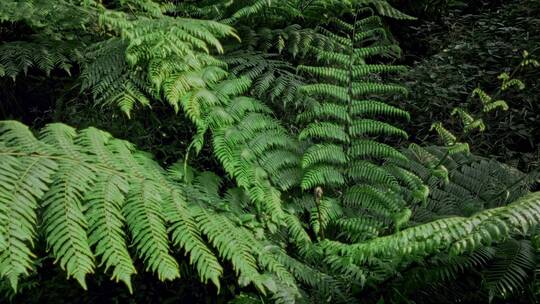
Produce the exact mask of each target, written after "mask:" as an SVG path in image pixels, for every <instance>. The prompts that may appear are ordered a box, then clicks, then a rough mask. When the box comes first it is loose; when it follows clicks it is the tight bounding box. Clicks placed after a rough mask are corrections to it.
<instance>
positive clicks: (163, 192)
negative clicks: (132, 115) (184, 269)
mask: <svg viewBox="0 0 540 304" xmlns="http://www.w3.org/2000/svg"><path fill="white" fill-rule="evenodd" d="M0 147H1V152H0V157H1V159H2V162H1V164H2V165H1V166H2V173H1V174H0V181H1V182H0V194H1V195H0V218H1V219H2V221H3V222H4V223H7V225H2V229H1V230H0V233H1V234H0V235H1V237H2V240H3V246H2V247H1V249H0V261H1V263H0V274H1V276H2V277H4V278H7V279H8V280H9V281H10V282H11V285H12V287H13V288H14V289H16V288H17V283H18V282H19V279H20V277H22V276H27V275H28V274H29V273H30V272H31V271H32V270H33V263H34V259H35V255H34V253H33V252H32V244H33V243H34V242H35V241H36V238H37V235H36V233H35V232H36V229H40V233H43V235H44V237H45V238H46V240H47V244H48V245H49V246H48V247H49V250H50V251H51V254H52V255H53V256H54V257H55V258H56V259H57V260H58V261H59V265H60V267H61V268H62V269H64V270H65V271H66V273H67V274H68V276H70V277H74V278H75V279H76V280H77V281H78V282H79V283H80V284H81V286H83V287H85V286H86V283H85V279H86V277H87V275H88V274H90V273H92V272H93V271H94V269H95V260H96V259H98V258H99V261H100V262H101V263H103V264H104V265H105V271H107V270H108V269H112V274H111V276H112V278H113V279H115V280H118V281H122V282H124V283H125V284H126V285H127V286H128V288H129V289H130V290H131V283H130V281H131V276H132V275H133V274H135V273H136V270H135V268H134V266H133V263H132V258H131V257H132V256H136V257H138V258H140V259H141V260H142V261H143V262H144V264H145V266H146V268H147V269H148V270H149V271H151V272H154V273H156V274H157V276H158V277H159V279H161V280H170V279H174V278H176V277H178V276H179V269H178V263H177V261H176V259H175V258H174V257H173V255H172V251H171V244H172V245H174V246H175V247H176V248H178V249H180V248H181V249H183V250H184V251H185V253H186V254H189V256H190V261H191V263H192V264H193V265H194V266H195V268H196V269H197V271H198V273H199V276H200V278H201V280H202V281H203V282H206V281H208V280H210V281H211V282H212V283H214V284H215V285H216V286H218V287H219V286H220V284H219V281H220V278H221V276H222V275H223V268H222V266H221V265H220V262H219V259H218V256H219V257H221V258H223V259H226V260H230V261H231V262H232V265H233V267H234V269H235V270H236V271H237V274H238V275H239V277H240V282H242V284H245V285H248V284H251V283H253V284H254V285H255V286H257V287H258V288H259V289H260V290H261V291H263V292H264V291H265V290H272V288H271V286H270V285H268V283H267V282H266V280H265V279H264V278H263V276H262V274H261V273H260V272H259V271H260V270H259V269H265V270H266V271H269V272H270V273H272V274H275V275H276V278H277V279H276V280H277V281H278V282H281V283H280V284H286V285H287V286H294V284H295V282H294V280H293V279H292V277H291V275H290V274H289V273H288V271H286V270H285V268H284V266H282V265H281V264H280V263H279V262H277V260H275V257H273V254H266V253H264V250H265V249H264V248H265V247H264V246H263V245H262V244H259V243H258V242H259V241H258V240H256V239H255V238H254V237H252V236H251V234H250V233H251V232H249V231H247V230H245V229H244V228H241V227H238V226H237V225H236V224H235V223H234V222H233V220H232V219H231V218H230V217H229V216H226V215H224V214H219V212H218V211H217V210H214V209H213V208H215V206H217V205H218V204H217V203H215V202H216V201H219V200H221V197H220V196H219V195H217V194H215V193H212V191H211V190H209V189H215V191H217V187H215V186H212V183H214V182H213V181H212V178H209V177H210V176H208V175H204V174H203V175H200V178H199V177H198V178H197V179H196V180H195V182H196V184H194V185H188V184H184V183H179V182H178V181H177V180H178V178H177V177H175V175H173V174H174V172H176V171H175V170H172V171H171V173H170V174H168V173H166V172H165V170H163V169H162V168H161V167H160V166H159V165H157V164H156V163H155V162H154V161H153V160H152V159H151V158H149V156H148V155H147V154H144V153H142V152H140V151H137V150H135V149H134V148H133V147H132V146H131V145H130V144H129V143H127V142H124V141H121V140H118V139H114V138H112V137H111V136H110V135H109V134H108V133H105V132H103V131H99V130H97V129H94V128H89V129H85V130H82V131H80V132H77V131H76V130H75V129H73V128H71V127H68V126H66V125H62V124H50V125H48V126H47V127H45V128H44V129H43V130H42V132H41V135H40V136H39V138H35V137H34V135H33V134H32V133H31V132H30V131H29V130H28V128H27V127H26V126H24V125H22V124H20V123H17V122H13V121H4V122H2V123H1V124H0ZM214 185H215V184H214ZM199 189H200V190H199ZM190 200H192V201H193V203H188V201H190ZM38 208H44V212H43V214H42V215H41V217H40V218H38V216H37V215H36V210H37V209H38ZM38 221H43V222H44V226H37V223H38ZM126 227H127V231H128V232H129V234H130V235H131V241H129V242H128V238H127V235H126V233H125V232H124V229H126ZM167 231H170V232H171V236H172V241H170V240H169V236H168V233H167ZM206 240H208V241H206ZM131 246H133V247H134V249H135V250H134V251H133V252H130V250H129V249H128V248H130V247H131ZM256 257H257V258H256Z"/></svg>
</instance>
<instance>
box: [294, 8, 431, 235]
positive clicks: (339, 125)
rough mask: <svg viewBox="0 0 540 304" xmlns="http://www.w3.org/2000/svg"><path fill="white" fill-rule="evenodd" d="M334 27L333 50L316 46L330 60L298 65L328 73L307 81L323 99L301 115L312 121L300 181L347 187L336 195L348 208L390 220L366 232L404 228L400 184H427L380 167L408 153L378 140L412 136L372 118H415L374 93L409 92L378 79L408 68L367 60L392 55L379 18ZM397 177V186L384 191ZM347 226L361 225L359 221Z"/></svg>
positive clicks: (304, 136)
mask: <svg viewBox="0 0 540 304" xmlns="http://www.w3.org/2000/svg"><path fill="white" fill-rule="evenodd" d="M335 26H336V27H337V28H338V29H339V30H340V32H339V33H333V32H330V31H328V30H322V33H323V34H324V35H325V36H326V37H327V38H328V39H329V40H330V41H332V42H333V44H334V45H335V46H336V47H334V50H331V51H328V50H324V49H320V48H317V47H312V53H313V54H314V56H316V57H317V58H318V60H319V61H320V62H322V63H325V64H326V65H324V66H307V65H301V66H299V67H298V69H299V70H300V71H301V72H302V73H304V74H306V75H311V76H315V77H316V78H317V79H321V82H320V83H315V84H308V85H304V86H303V87H302V91H303V92H304V94H306V95H308V96H311V97H312V98H314V99H316V102H313V103H312V104H308V105H307V106H306V110H305V111H304V112H303V113H301V114H300V115H299V116H298V120H299V121H300V122H304V123H306V124H305V126H304V128H303V129H302V130H301V132H300V134H299V139H300V140H302V141H305V142H306V143H307V144H308V148H307V149H305V152H304V156H303V158H302V167H303V169H304V175H303V178H302V182H301V187H302V188H303V189H304V190H308V189H312V188H315V187H322V188H324V189H325V192H326V193H328V194H329V195H330V197H332V196H333V195H336V194H338V193H340V192H342V193H343V195H342V197H339V196H338V197H336V198H338V201H340V202H341V204H343V206H345V207H347V209H348V210H349V211H348V212H352V214H355V215H356V216H359V217H361V218H362V217H364V216H365V215H366V214H370V213H373V214H374V215H376V217H377V218H378V220H380V221H382V222H381V224H382V223H384V225H374V226H373V225H371V226H366V227H365V229H366V230H369V229H372V228H373V227H379V228H380V229H381V230H384V229H385V228H387V226H385V225H389V224H390V223H394V225H399V226H401V225H402V224H403V223H402V222H401V221H403V220H404V219H405V222H406V217H403V216H398V218H400V220H392V217H393V216H397V214H400V212H405V211H404V210H405V209H406V207H405V206H406V203H405V200H404V199H405V197H403V196H402V195H401V187H402V186H404V187H411V189H413V191H415V190H418V189H420V188H422V187H423V186H422V185H421V184H422V183H421V182H420V183H411V182H409V181H408V180H406V181H405V182H402V179H401V178H396V177H394V175H395V174H398V176H403V173H402V172H401V171H399V170H397V169H396V170H394V171H395V172H392V171H391V170H390V169H389V168H386V167H380V166H379V164H380V163H381V162H382V161H384V160H389V159H400V160H404V159H405V157H404V156H403V155H402V154H401V153H400V152H399V151H398V150H396V149H394V148H393V147H391V146H389V145H387V144H384V143H381V142H378V141H376V140H374V139H382V138H384V137H393V138H407V134H406V133H405V132H404V131H403V130H401V129H399V128H398V127H395V126H393V125H391V124H389V123H387V122H383V121H379V120H375V119H373V118H381V117H385V116H389V117H392V118H393V117H404V118H406V119H408V114H407V113H406V112H405V111H403V110H400V109H398V108H395V107H393V106H391V105H387V104H386V103H384V102H381V101H376V100H371V99H370V98H371V96H373V95H378V94H381V93H382V94H386V93H391V94H393V93H405V91H406V90H405V89H404V88H403V87H401V86H398V85H390V84H384V83H375V82H373V81H372V76H373V75H378V74H380V73H392V72H401V71H403V70H404V67H402V66H391V65H380V64H374V65H370V64H366V59H367V57H370V56H374V55H387V54H388V53H387V50H389V49H392V48H391V47H387V46H388V44H387V42H386V39H385V37H384V31H382V30H380V29H381V28H380V19H378V18H376V17H371V16H368V17H366V18H364V19H362V18H361V19H358V20H356V21H355V22H354V23H353V24H348V23H345V22H344V21H341V20H339V21H336V24H335ZM368 33H374V35H375V36H372V35H371V34H369V35H368ZM362 34H366V35H362ZM377 35H378V36H377ZM381 35H382V36H381ZM377 37H378V38H377ZM368 39H369V40H370V41H368ZM362 43H364V44H365V43H368V46H363V47H358V46H359V45H361V44H362ZM392 182H393V185H392V189H393V190H391V191H386V190H384V189H383V187H388V185H389V184H392ZM354 183H363V184H364V185H354ZM338 189H339V190H338ZM335 192H337V193H335ZM393 214H394V215H393ZM396 219H397V218H396ZM398 222H399V223H398ZM312 223H314V224H315V226H314V227H313V228H314V230H318V229H319V228H318V227H319V225H320V224H319V223H318V222H317V221H313V220H312ZM357 223H358V224H360V223H364V222H363V221H358V222H357ZM341 227H342V228H348V227H351V228H353V227H354V228H355V230H356V231H358V230H361V228H360V227H357V226H348V225H345V226H341ZM342 233H347V232H342ZM349 233H352V232H349ZM376 234H377V233H375V235H376Z"/></svg>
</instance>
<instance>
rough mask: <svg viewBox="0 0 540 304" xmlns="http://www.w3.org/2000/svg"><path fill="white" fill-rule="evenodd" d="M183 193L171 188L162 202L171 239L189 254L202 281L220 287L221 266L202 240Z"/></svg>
mask: <svg viewBox="0 0 540 304" xmlns="http://www.w3.org/2000/svg"><path fill="white" fill-rule="evenodd" d="M186 204H187V202H186V201H185V198H184V197H183V194H182V193H181V192H180V191H179V190H177V189H172V190H171V194H170V196H169V199H168V200H167V201H166V202H165V204H164V210H163V211H164V213H165V217H166V218H167V220H168V221H169V222H170V223H171V226H170V228H169V231H171V236H172V237H171V239H172V242H173V244H174V245H176V246H179V247H180V248H182V249H184V250H185V252H186V254H189V256H190V263H192V264H194V265H195V266H196V268H197V272H198V274H199V276H200V278H201V280H202V281H203V282H205V283H206V281H207V280H210V281H211V282H212V283H213V284H214V285H216V287H217V288H218V289H219V288H220V283H219V280H220V277H221V275H222V274H223V268H222V267H221V265H220V264H219V262H218V260H217V259H216V256H215V254H214V253H213V252H212V251H211V250H210V248H208V246H207V245H206V244H205V242H204V241H203V238H202V235H201V232H200V231H199V228H198V227H197V224H196V222H195V221H194V219H193V217H192V215H191V213H190V211H189V208H188V207H187V205H186Z"/></svg>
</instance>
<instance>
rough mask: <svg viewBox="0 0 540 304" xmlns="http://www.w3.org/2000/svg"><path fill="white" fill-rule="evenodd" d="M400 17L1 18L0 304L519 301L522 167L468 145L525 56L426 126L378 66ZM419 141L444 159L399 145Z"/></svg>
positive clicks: (193, 14) (196, 13)
mask: <svg viewBox="0 0 540 304" xmlns="http://www.w3.org/2000/svg"><path fill="white" fill-rule="evenodd" d="M428 2H429V3H430V4H434V6H435V7H438V8H441V10H440V11H441V12H447V9H448V8H451V7H452V8H455V7H457V6H456V5H455V4H458V3H457V2H453V3H450V2H445V1H442V2H441V1H428ZM425 3H427V2H425V1H424V2H422V1H421V2H420V3H418V4H417V5H418V6H422V5H424V4H425ZM404 5H405V6H404ZM396 6H401V7H409V5H408V4H407V3H397V4H396ZM509 6H510V7H511V5H509ZM467 7H468V6H467ZM471 7H472V5H471ZM474 7H482V5H478V6H474ZM535 8H536V6H531V9H535ZM413 11H414V10H413ZM426 12H427V10H426ZM503 12H504V14H507V13H508V11H507V10H504V11H503ZM430 13H433V14H435V13H434V12H430ZM501 14H503V13H501ZM505 16H506V15H505ZM463 18H467V17H463ZM494 18H495V17H494ZM497 18H498V17H497ZM392 19H393V20H392ZM412 19H414V18H412V17H410V16H409V15H407V14H406V13H404V12H402V11H400V10H398V9H396V8H395V7H394V6H392V5H391V4H390V2H389V1H384V0H356V1H334V0H315V1H291V0H272V1H269V0H242V1H216V0H209V1H152V0H128V1H93V0H90V1H77V0H62V1H57V2H55V3H54V4H51V3H50V1H41V0H31V1H30V0H28V1H3V2H2V3H1V4H0V32H2V42H3V44H2V46H1V47H0V82H1V83H2V85H1V86H0V87H1V88H2V89H1V90H0V98H2V103H0V118H1V119H2V121H1V122H0V224H1V225H0V279H1V280H0V293H1V294H2V296H4V295H5V297H6V298H10V299H12V300H13V301H15V302H18V301H21V302H31V303H33V302H54V301H58V299H59V298H65V299H69V300H73V299H74V298H77V300H80V301H86V302H99V301H102V300H103V299H104V298H106V301H117V302H125V301H128V300H129V301H135V302H152V301H156V300H159V301H162V302H168V301H176V300H179V301H188V302H212V303H214V302H216V303H225V302H227V301H229V300H232V303H243V302H247V303H255V302H257V303H268V302H275V303H328V302H335V303H354V302H359V301H360V302H367V303H372V302H373V303H380V302H383V301H390V302H418V303H424V302H432V301H438V302H445V301H446V302H449V301H452V300H454V302H483V301H484V302H485V301H498V300H505V299H509V298H510V297H515V298H518V297H524V295H526V296H528V297H531V298H534V297H535V294H534V292H535V291H534V290H535V289H534V288H537V287H538V282H536V281H537V278H536V277H535V273H536V274H537V270H538V266H537V262H538V259H537V255H538V252H539V251H538V248H539V246H538V240H537V237H536V235H537V234H538V228H537V227H538V221H539V220H540V215H539V214H540V212H539V210H540V197H539V194H538V192H531V191H534V190H536V189H535V188H534V187H535V181H537V180H538V177H539V173H538V170H534V171H531V172H530V173H523V172H520V171H518V170H516V169H514V168H512V167H509V166H507V165H503V164H501V163H499V162H497V161H494V160H491V159H488V158H482V157H478V156H475V155H473V154H471V153H470V152H469V145H470V146H471V148H472V149H474V150H478V149H477V148H478V145H480V144H482V142H480V141H474V140H471V139H472V138H473V137H472V136H485V135H484V134H489V132H492V128H497V127H496V124H494V123H493V122H494V121H496V120H495V119H499V118H501V116H504V115H507V113H515V111H517V110H518V109H521V108H520V106H519V105H516V104H515V100H517V99H518V98H517V97H516V96H519V97H523V94H525V92H529V94H530V92H531V90H532V89H534V88H535V86H534V84H533V83H531V81H529V79H531V78H530V75H531V74H528V73H533V74H532V75H534V73H535V72H536V70H535V69H534V68H535V67H537V66H538V62H537V60H536V59H535V58H536V57H537V54H535V52H536V49H534V48H530V47H529V48H526V49H529V50H530V52H531V53H528V52H523V55H522V59H521V60H520V62H519V63H516V64H514V63H512V64H511V66H516V69H515V70H514V71H509V70H507V69H505V68H504V67H501V66H500V65H498V62H497V61H496V62H494V61H489V62H488V66H489V69H490V71H491V70H493V71H496V72H494V73H487V75H486V77H485V79H484V80H486V79H487V80H488V82H487V83H486V81H480V80H479V81H478V83H476V81H475V82H472V84H471V85H470V86H469V85H468V86H467V87H466V89H463V90H461V89H459V90H458V91H460V94H462V93H463V95H467V96H468V97H467V99H463V101H464V102H461V103H455V102H454V100H452V102H446V103H444V105H445V106H444V107H442V109H443V110H441V109H440V102H438V101H437V96H438V95H437V94H439V93H441V92H442V94H443V95H444V94H445V92H447V91H452V90H453V89H454V87H452V86H443V85H440V86H438V87H436V88H435V89H431V90H430V94H432V95H435V100H436V102H435V104H434V105H429V106H426V107H425V108H424V109H422V111H424V112H429V115H431V116H429V117H427V118H426V116H425V115H424V114H422V113H424V112H422V111H419V110H418V108H415V106H411V105H408V106H403V105H404V104H406V103H405V102H407V101H404V100H403V98H405V97H407V96H406V95H407V94H408V92H409V90H408V88H406V86H404V82H403V81H399V80H396V78H395V76H396V75H402V74H405V73H408V75H409V76H407V77H412V78H413V79H414V81H415V85H412V86H411V87H412V89H413V90H412V91H413V94H414V95H413V99H415V98H418V99H419V100H420V101H419V104H420V105H422V102H425V100H426V97H425V96H428V95H427V94H425V96H424V95H420V96H419V95H418V86H420V85H426V84H427V83H428V82H427V81H425V79H424V78H422V77H426V75H427V76H429V75H431V73H434V71H438V70H437V65H436V64H434V65H429V66H427V67H425V68H426V69H427V70H421V69H420V71H423V72H422V73H421V74H419V73H418V72H417V71H416V70H414V71H413V72H412V73H409V72H408V69H407V68H406V67H405V66H404V65H399V64H397V63H396V61H397V60H399V57H400V55H401V49H400V47H398V45H397V42H398V41H399V40H404V39H403V37H397V39H396V37H394V36H392V34H391V33H390V29H392V27H394V25H395V24H396V23H397V22H398V20H400V21H399V22H400V23H399V24H400V25H401V24H404V25H406V24H408V23H405V21H404V20H412ZM529 19H530V18H529ZM442 20H444V19H442ZM486 20H487V21H486V24H491V23H490V22H491V20H490V19H489V18H488V19H486ZM516 20H517V19H516ZM525 20H528V19H527V18H525ZM488 21H489V22H488ZM418 22H423V21H418ZM441 22H442V21H441ZM523 22H524V21H523V19H519V20H518V21H516V23H517V24H518V25H520V26H521V24H523ZM479 26H480V27H482V26H483V25H482V24H480V25H479ZM497 26H498V25H497ZM488 27H489V25H488ZM403 28H405V27H403ZM508 31H510V32H512V31H514V29H512V28H509V29H508ZM411 32H412V31H411ZM4 33H5V34H6V35H5V36H4ZM531 33H532V34H531V35H532V36H531V37H533V38H534V37H536V36H535V32H534V30H531ZM420 37H422V36H421V35H420ZM479 41H482V40H481V39H480V40H479ZM407 43H408V42H407ZM425 46H426V47H433V48H435V47H436V46H437V42H432V43H427V44H425ZM491 49H495V50H497V47H491V46H490V47H489V52H488V53H489V54H491V53H490V52H491ZM497 52H498V51H497ZM497 52H495V53H497ZM443 53H452V54H455V53H454V51H448V50H447V51H444V52H443ZM464 53H465V52H464ZM478 53H479V54H483V53H482V52H478ZM505 56H506V55H505ZM499 57H500V56H499ZM429 62H431V61H429ZM489 64H491V65H493V67H491V65H489ZM509 66H510V65H509ZM417 68H418V67H417ZM463 69H464V71H466V72H467V69H466V68H463ZM432 70H433V71H432ZM518 72H519V74H518ZM415 75H416V76H415ZM497 75H498V81H496V80H495V79H496V78H497ZM415 77H416V78H415ZM449 77H451V75H450V76H449ZM440 78H441V79H444V77H440ZM518 78H519V79H518ZM471 79H472V78H471ZM478 79H480V78H478ZM469 80H470V79H469ZM405 84H406V83H405ZM446 88H448V89H446ZM471 92H472V94H471ZM515 94H517V95H515ZM530 95H531V96H533V95H534V94H530ZM430 96H431V95H430ZM398 98H399V99H398ZM4 100H6V101H5V102H4ZM457 100H460V99H457ZM523 100H524V101H527V100H529V99H527V98H525V99H523ZM413 101H414V102H417V101H416V100H413ZM465 101H466V102H465ZM532 108H533V107H532V106H530V107H527V108H526V109H525V110H524V111H526V112H527V113H528V114H526V115H524V117H527V118H531V115H532V114H530V112H531V111H529V110H530V109H532ZM434 109H435V110H434ZM407 110H412V112H411V114H409V112H408V111H407ZM501 110H504V111H501ZM434 111H437V112H440V113H435V114H433V112H434ZM533 113H534V111H533ZM504 117H505V116H504ZM15 119H16V120H20V121H24V122H25V123H26V124H27V125H29V126H31V128H32V129H36V130H37V129H40V130H41V131H39V132H37V133H36V134H37V135H34V133H33V132H32V131H30V128H28V127H26V126H25V125H24V124H22V123H19V122H16V121H15ZM59 121H63V122H64V123H68V124H69V125H73V126H76V127H77V128H79V129H80V130H79V131H77V130H76V129H75V128H74V127H70V126H68V124H64V123H60V122H59ZM404 121H412V122H413V123H412V124H411V125H412V128H410V127H402V126H401V125H400V123H401V122H404ZM531 121H534V119H532V120H531ZM457 125H459V126H460V127H461V129H462V130H463V132H456V131H454V130H456V129H460V128H457V127H456V126H457ZM426 126H432V129H434V130H435V132H436V133H438V134H439V135H440V137H441V139H442V140H443V142H444V143H445V147H423V146H421V145H418V144H411V145H410V146H409V148H407V149H400V148H399V146H400V145H401V144H402V143H403V142H406V141H407V140H409V135H411V138H410V140H411V141H415V142H418V141H419V142H424V141H426V140H424V139H425V138H423V136H425V135H423V132H424V131H427V130H425V129H426ZM98 128H99V129H98ZM405 128H407V130H405ZM101 130H107V131H101ZM531 130H533V131H534V130H535V129H534V128H532V129H531ZM476 131H480V132H476ZM108 132H111V133H112V134H114V135H115V136H113V135H111V134H110V133H108ZM478 133H479V134H478ZM509 136H512V135H509ZM529 136H533V135H529ZM116 138H126V139H127V140H130V142H133V143H137V145H138V146H139V147H141V148H140V149H138V148H135V145H134V144H131V143H130V142H127V141H123V140H120V139H116ZM481 138H485V137H481ZM426 142H429V140H427V141H426ZM142 150H148V151H149V152H151V153H148V152H142ZM171 164H172V165H171ZM212 172H215V173H212ZM58 266H60V267H58ZM136 273H138V275H135V274H136ZM66 276H67V277H68V279H69V278H74V279H75V280H68V281H67V282H65V277H66ZM156 278H157V280H156ZM110 279H112V281H115V282H122V283H124V285H126V286H127V288H126V289H125V290H122V289H119V288H118V287H114V286H115V285H114V282H109V281H110ZM164 281H166V283H164V284H161V283H160V282H164ZM529 281H531V284H526V282H529ZM77 285H79V286H81V287H82V288H84V289H88V291H86V292H84V293H81V292H80V289H79V287H76V286H77ZM464 285H465V286H466V287H467V288H463V286H464ZM524 285H527V286H524ZM529 285H530V286H529ZM460 287H461V288H460ZM473 287H474V288H473ZM472 289H476V290H472ZM105 290H106V292H104V291H105ZM133 292H135V294H134V295H131V293H133ZM128 293H129V295H128ZM439 294H441V296H438V295H439ZM34 295H35V296H34ZM422 295H427V296H425V297H424V299H420V297H421V296H422Z"/></svg>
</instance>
